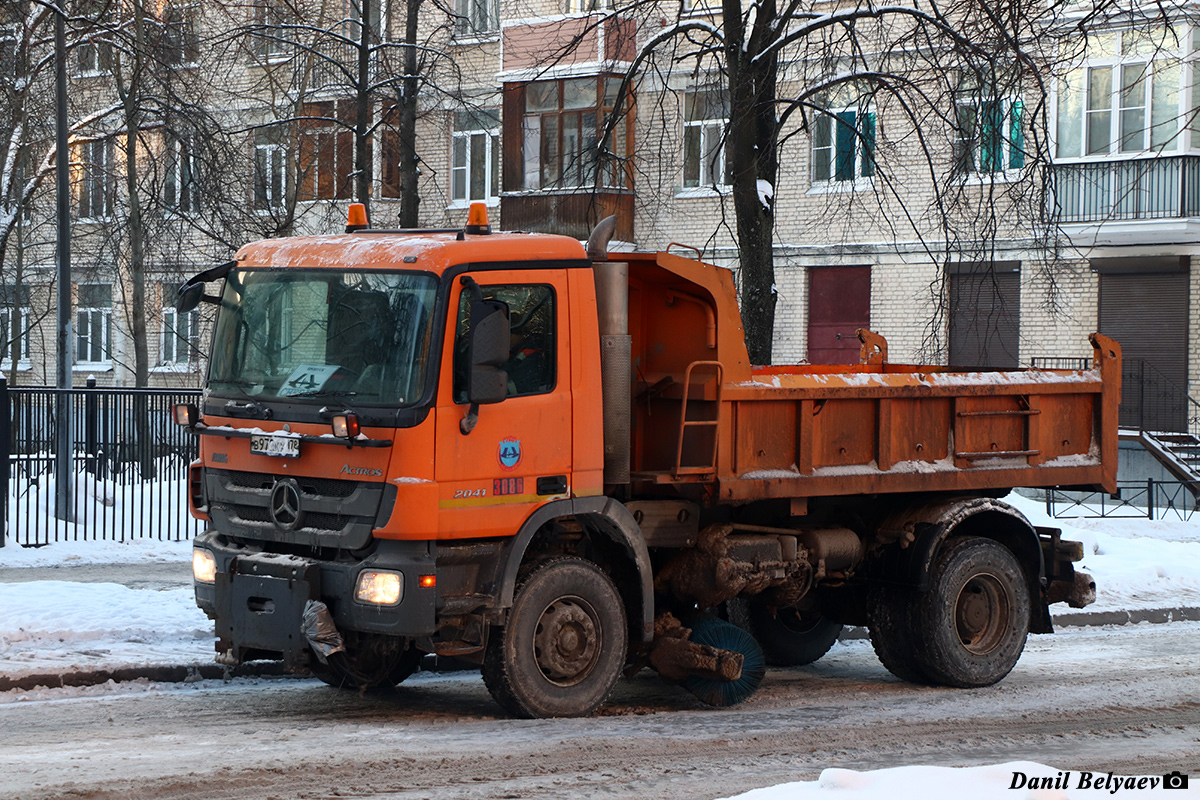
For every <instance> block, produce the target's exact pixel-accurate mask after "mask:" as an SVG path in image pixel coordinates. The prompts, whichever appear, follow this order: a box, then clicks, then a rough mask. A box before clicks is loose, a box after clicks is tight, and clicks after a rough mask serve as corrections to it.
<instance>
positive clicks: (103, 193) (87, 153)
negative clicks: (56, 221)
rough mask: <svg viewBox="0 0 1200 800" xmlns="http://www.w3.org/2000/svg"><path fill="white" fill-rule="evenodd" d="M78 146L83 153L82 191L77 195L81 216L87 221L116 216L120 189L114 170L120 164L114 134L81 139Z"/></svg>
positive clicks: (81, 218) (79, 151)
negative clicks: (117, 161) (114, 214)
mask: <svg viewBox="0 0 1200 800" xmlns="http://www.w3.org/2000/svg"><path fill="white" fill-rule="evenodd" d="M77 148H78V149H77V153H78V157H79V162H78V163H79V182H78V193H77V194H76V197H75V209H76V214H77V217H78V219H79V220H80V221H83V222H95V221H102V220H108V219H112V215H113V205H114V201H115V199H116V198H115V195H116V190H117V179H116V175H115V173H114V172H113V170H114V168H115V166H116V143H115V142H114V141H113V140H112V139H111V138H109V139H92V140H89V141H86V142H81V143H80V144H79V145H77ZM85 198H86V204H85ZM85 205H86V208H85ZM97 206H99V208H97ZM97 211H98V212H99V213H97Z"/></svg>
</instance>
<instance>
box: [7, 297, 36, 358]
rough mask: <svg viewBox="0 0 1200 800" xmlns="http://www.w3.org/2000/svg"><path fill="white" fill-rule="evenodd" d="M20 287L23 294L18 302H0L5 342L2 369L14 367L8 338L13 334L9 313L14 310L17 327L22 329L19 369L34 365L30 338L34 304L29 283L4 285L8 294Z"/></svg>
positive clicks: (20, 334) (18, 356)
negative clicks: (32, 304)
mask: <svg viewBox="0 0 1200 800" xmlns="http://www.w3.org/2000/svg"><path fill="white" fill-rule="evenodd" d="M18 288H20V289H21V290H23V291H22V292H20V294H21V295H23V296H21V297H19V299H18V301H17V302H16V303H14V304H11V305H3V304H0V340H2V341H3V342H4V352H3V353H0V370H11V369H12V358H11V356H10V354H11V352H12V348H11V347H10V345H11V344H12V343H11V342H9V340H8V337H9V336H10V335H12V328H11V327H10V317H9V313H10V312H12V311H15V312H16V315H17V327H19V328H20V329H21V332H20V333H19V334H18V336H19V338H20V344H19V345H18V347H19V349H20V352H19V354H18V355H17V369H18V370H27V369H32V367H33V361H32V359H31V358H30V345H29V340H30V338H31V333H32V326H31V323H30V320H31V318H32V311H31V307H32V306H31V303H30V297H29V295H30V291H29V287H28V286H27V285H21V286H20V287H17V286H11V285H6V286H4V287H3V289H4V293H5V294H8V293H9V291H10V290H13V291H14V293H15V290H16V289H18Z"/></svg>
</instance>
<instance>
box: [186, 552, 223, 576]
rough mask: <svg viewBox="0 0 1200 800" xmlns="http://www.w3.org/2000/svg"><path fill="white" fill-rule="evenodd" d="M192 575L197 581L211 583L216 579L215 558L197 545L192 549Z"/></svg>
mask: <svg viewBox="0 0 1200 800" xmlns="http://www.w3.org/2000/svg"><path fill="white" fill-rule="evenodd" d="M192 577H193V578H195V579H196V581H197V582H198V583H212V582H214V581H215V580H216V579H217V559H215V558H214V557H213V554H212V553H210V552H208V551H207V550H201V549H200V548H199V547H197V548H196V549H194V550H192Z"/></svg>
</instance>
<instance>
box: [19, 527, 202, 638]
mask: <svg viewBox="0 0 1200 800" xmlns="http://www.w3.org/2000/svg"><path fill="white" fill-rule="evenodd" d="M191 560H192V543H191V541H190V540H189V541H183V542H167V541H159V540H158V539H127V540H125V541H124V542H114V541H107V540H92V541H70V540H68V541H58V542H53V543H52V544H48V545H45V546H42V547H22V546H21V545H19V544H17V543H16V542H14V541H13V540H12V538H11V537H10V538H9V539H8V541H7V543H6V544H5V546H4V547H0V567H57V566H73V565H76V564H141V563H154V562H158V563H166V562H174V563H189V562H191ZM3 624H4V623H3V621H0V625H3Z"/></svg>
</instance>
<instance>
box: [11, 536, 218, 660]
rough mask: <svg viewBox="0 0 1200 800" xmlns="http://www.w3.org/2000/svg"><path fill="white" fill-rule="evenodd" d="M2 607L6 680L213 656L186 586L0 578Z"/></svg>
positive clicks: (209, 632)
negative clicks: (147, 586) (5, 580)
mask: <svg viewBox="0 0 1200 800" xmlns="http://www.w3.org/2000/svg"><path fill="white" fill-rule="evenodd" d="M5 549H7V548H5ZM0 609H3V610H4V611H3V617H2V619H0V675H4V676H6V677H10V678H15V677H20V676H23V675H37V674H43V673H50V674H57V673H61V672H64V671H77V670H88V669H112V668H114V667H123V666H144V665H167V666H172V665H190V664H208V663H211V662H212V659H213V629H212V623H211V622H210V621H209V620H208V618H207V617H205V616H204V613H203V612H202V611H200V609H199V608H197V607H196V601H195V598H194V595H193V592H192V589H191V588H190V587H189V588H174V589H166V590H157V591H155V590H144V589H142V590H139V589H130V588H129V587H126V586H122V585H120V584H115V583H74V582H69V581H29V582H26V583H0Z"/></svg>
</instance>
